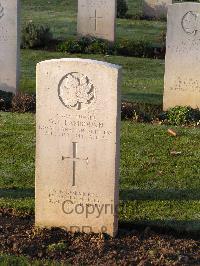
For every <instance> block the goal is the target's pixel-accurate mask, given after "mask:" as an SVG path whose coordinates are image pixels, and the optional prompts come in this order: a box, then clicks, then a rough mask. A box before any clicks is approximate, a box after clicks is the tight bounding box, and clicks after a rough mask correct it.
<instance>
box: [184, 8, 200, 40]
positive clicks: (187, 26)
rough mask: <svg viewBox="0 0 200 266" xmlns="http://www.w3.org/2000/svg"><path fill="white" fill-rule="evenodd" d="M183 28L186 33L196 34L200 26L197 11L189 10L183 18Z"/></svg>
mask: <svg viewBox="0 0 200 266" xmlns="http://www.w3.org/2000/svg"><path fill="white" fill-rule="evenodd" d="M181 25H182V28H183V30H184V32H185V33H187V34H191V35H196V34H197V32H198V31H199V27H200V17H199V14H198V13H197V12H193V11H189V12H187V13H186V14H185V15H184V16H183V18H182V23H181Z"/></svg>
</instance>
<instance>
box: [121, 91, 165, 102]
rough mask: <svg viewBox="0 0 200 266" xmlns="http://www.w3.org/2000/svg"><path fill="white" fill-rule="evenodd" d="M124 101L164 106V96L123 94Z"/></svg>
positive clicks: (134, 93) (135, 93)
mask: <svg viewBox="0 0 200 266" xmlns="http://www.w3.org/2000/svg"><path fill="white" fill-rule="evenodd" d="M122 100H128V101H134V102H144V103H151V104H162V103H163V95H161V94H155V93H138V92H131V93H122Z"/></svg>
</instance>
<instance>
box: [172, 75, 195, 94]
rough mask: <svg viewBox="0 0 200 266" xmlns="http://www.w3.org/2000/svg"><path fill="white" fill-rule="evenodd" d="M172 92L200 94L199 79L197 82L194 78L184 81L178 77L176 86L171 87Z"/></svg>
mask: <svg viewBox="0 0 200 266" xmlns="http://www.w3.org/2000/svg"><path fill="white" fill-rule="evenodd" d="M170 90H175V91H183V92H185V91H187V92H192V93H200V84H199V81H198V80H197V79H196V80H194V79H192V78H188V79H183V78H181V77H178V78H177V82H176V83H175V86H173V87H170Z"/></svg>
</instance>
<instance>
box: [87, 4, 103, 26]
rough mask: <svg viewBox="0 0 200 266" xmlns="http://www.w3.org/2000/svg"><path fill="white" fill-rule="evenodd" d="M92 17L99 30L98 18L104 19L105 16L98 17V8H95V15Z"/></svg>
mask: <svg viewBox="0 0 200 266" xmlns="http://www.w3.org/2000/svg"><path fill="white" fill-rule="evenodd" d="M90 19H94V22H95V24H94V27H95V31H97V24H98V19H103V17H98V16H97V10H96V9H95V15H94V17H90Z"/></svg>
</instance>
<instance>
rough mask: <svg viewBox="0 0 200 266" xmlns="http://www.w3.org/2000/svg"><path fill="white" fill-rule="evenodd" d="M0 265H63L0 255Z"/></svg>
mask: <svg viewBox="0 0 200 266" xmlns="http://www.w3.org/2000/svg"><path fill="white" fill-rule="evenodd" d="M0 265H2V266H11V265H12V266H59V265H64V264H63V263H59V262H56V261H47V260H34V261H32V260H30V259H28V258H27V257H24V256H12V255H6V254H0Z"/></svg>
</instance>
